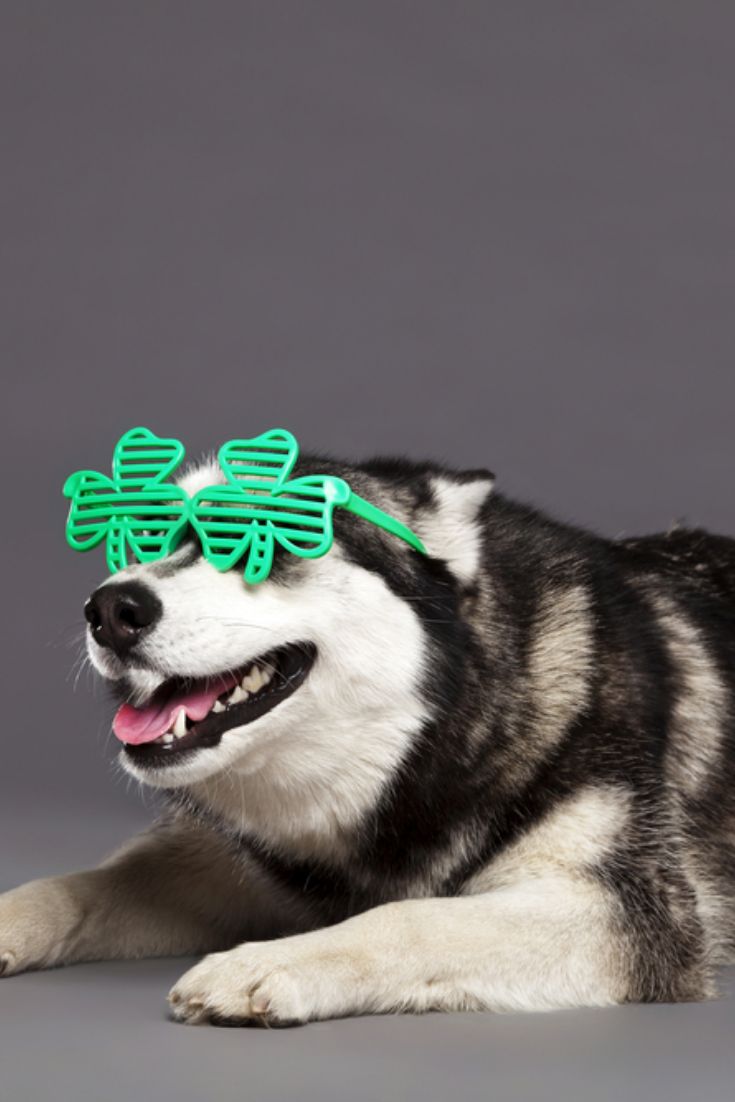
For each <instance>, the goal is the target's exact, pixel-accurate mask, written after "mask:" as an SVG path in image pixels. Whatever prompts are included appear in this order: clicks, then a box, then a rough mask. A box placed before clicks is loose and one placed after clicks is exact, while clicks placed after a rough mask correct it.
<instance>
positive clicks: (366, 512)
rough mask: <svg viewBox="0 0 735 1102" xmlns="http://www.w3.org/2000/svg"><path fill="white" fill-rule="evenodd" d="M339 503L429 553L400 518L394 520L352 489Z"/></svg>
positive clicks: (426, 553)
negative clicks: (344, 499)
mask: <svg viewBox="0 0 735 1102" xmlns="http://www.w3.org/2000/svg"><path fill="white" fill-rule="evenodd" d="M340 505H341V506H342V508H343V509H349V511H350V512H351V513H354V514H355V516H358V517H362V518H363V520H369V521H370V522H371V523H372V524H377V526H378V527H379V528H384V529H385V530H386V532H390V533H391V534H392V535H394V536H398V538H399V539H401V540H405V541H406V543H408V544H410V546H411V547H413V548H415V550H416V551H420V552H421V554H422V555H428V554H429V552H428V551H427V550H426V548H425V547H424V545H423V543H422V542H421V540H420V539H419V537H418V536H417V535H416V533H415V532H412V531H411V529H410V528H407V527H406V525H405V524H401V522H400V520H396V519H395V517H391V516H388V514H387V513H384V512H383V510H382V509H378V507H377V505H371V504H370V502H369V501H365V499H364V498H362V497H360V496H359V495H358V494H356V493H354V492H353V491H352V490H350V496H349V497H348V498H347V500H346V501H341V502H340Z"/></svg>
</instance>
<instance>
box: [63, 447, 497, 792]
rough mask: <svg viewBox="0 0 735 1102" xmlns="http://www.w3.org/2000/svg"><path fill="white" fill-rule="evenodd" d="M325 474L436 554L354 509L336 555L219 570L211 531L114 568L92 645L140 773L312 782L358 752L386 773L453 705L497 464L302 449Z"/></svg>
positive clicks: (180, 779) (306, 463)
mask: <svg viewBox="0 0 735 1102" xmlns="http://www.w3.org/2000/svg"><path fill="white" fill-rule="evenodd" d="M317 472H318V473H322V474H333V475H337V476H339V477H341V478H344V479H345V480H346V481H347V482H349V484H350V485H351V487H352V488H353V489H354V490H355V492H357V493H359V494H360V495H361V496H362V497H364V498H365V499H367V500H368V501H371V502H372V503H374V504H375V505H377V506H378V507H380V508H381V509H384V510H385V511H386V512H388V513H390V514H391V515H392V516H395V517H396V518H398V519H400V520H402V521H403V522H404V523H405V524H407V525H408V526H409V527H411V528H412V529H413V530H414V531H415V532H416V533H417V534H418V535H419V536H420V537H421V539H422V540H423V542H424V544H425V546H426V548H427V551H428V555H427V556H425V555H422V554H420V553H419V552H417V551H414V550H413V549H412V548H410V547H409V546H408V545H407V544H406V543H404V542H403V541H402V540H400V539H397V538H396V537H395V536H393V535H390V534H389V533H387V532H384V531H382V530H381V529H378V528H376V527H375V526H373V525H372V524H370V523H368V522H367V521H365V520H363V519H361V518H359V517H355V516H353V515H351V514H348V513H346V512H344V511H342V510H337V511H336V512H335V517H334V529H335V539H334V544H333V547H332V549H331V550H330V551H329V552H328V553H327V554H326V555H324V556H323V557H322V558H318V559H309V560H305V559H300V558H297V557H295V556H294V555H292V554H289V553H287V552H285V551H281V552H278V551H277V552H276V557H275V560H274V564H273V569H272V571H271V574H270V576H269V577H268V579H267V580H266V581H264V582H262V583H260V584H258V585H248V584H247V583H246V582H245V581H244V580H243V577H242V569H241V568H238V567H234V568H233V569H231V570H229V571H226V572H223V573H220V572H218V571H217V570H216V569H215V568H214V567H213V566H212V565H210V563H208V562H207V561H206V559H205V558H204V557H203V556H202V554H201V549H200V547H199V545H198V544H197V543H196V541H195V539H194V537H193V535H192V537H191V538H190V539H186V540H185V541H184V542H183V543H182V544H181V545H180V546H179V547H178V549H177V551H176V552H175V553H174V554H173V555H170V556H168V557H167V558H165V559H161V560H159V561H157V562H153V563H147V564H144V565H134V566H131V567H128V568H127V569H125V570H122V571H121V572H119V573H117V574H115V575H113V576H112V577H110V578H109V579H108V580H107V581H106V582H105V583H104V584H103V585H102V586H100V587H99V588H98V589H97V590H96V591H95V592H94V593H93V595H92V596H91V597H90V599H89V601H88V602H87V605H86V609H85V613H86V617H87V620H88V637H87V645H88V650H89V655H90V658H91V661H92V663H93V665H94V666H95V668H96V669H97V671H98V672H99V673H100V674H101V675H102V677H103V678H105V679H106V680H107V681H109V682H110V683H111V684H112V685H113V687H114V690H115V692H116V695H117V696H118V698H119V699H120V701H121V705H120V708H119V710H118V712H117V715H116V717H115V722H114V730H115V734H116V736H117V738H118V739H119V740H120V742H121V743H122V749H121V761H122V764H123V766H124V768H125V769H126V770H128V771H129V772H130V773H131V774H133V775H134V776H135V777H137V778H138V779H140V780H142V781H144V782H146V783H148V784H152V785H155V786H160V787H177V788H178V787H186V786H190V785H193V784H195V783H197V782H201V781H203V780H204V779H206V778H212V777H216V776H217V775H220V774H222V775H224V774H228V775H230V776H231V775H232V774H233V773H235V774H238V775H240V776H243V777H244V776H248V775H254V774H259V773H260V772H261V771H263V770H265V769H268V770H271V771H273V770H274V769H277V770H278V773H279V776H280V777H281V778H282V779H283V778H288V783H290V784H292V785H294V786H297V785H299V784H301V783H303V784H308V783H309V778H310V777H311V776H313V775H314V771H315V770H319V771H321V774H322V776H329V774H330V772H336V771H338V770H349V769H350V768H353V767H355V766H356V763H361V765H362V767H363V768H364V769H366V770H368V771H369V770H370V769H372V768H374V769H375V770H376V773H377V772H381V771H383V772H385V770H387V769H389V768H390V767H392V766H394V765H395V764H396V763H397V762H398V761H400V758H401V756H402V754H403V753H404V752H405V748H406V746H407V745H408V744H409V742H410V740H411V738H412V736H413V735H414V734H415V733H416V732H417V731H418V730H419V729H420V727H421V725H422V724H423V723H424V722H426V720H427V719H428V718H429V717H430V716H431V715H432V714H434V713H435V712H436V711H437V710H438V709H440V708H441V707H447V706H448V705H449V702H450V701H451V698H452V694H453V692H454V691H455V688H456V682H457V679H458V677H459V676H460V671H461V659H462V653H463V647H464V644H465V638H466V624H465V622H464V619H463V615H462V604H463V599H464V598H465V597H466V595H467V594H468V593H470V592H471V591H472V589H473V587H475V586H476V583H477V577H478V574H479V573H480V565H481V556H482V531H483V517H482V512H483V506H484V503H485V500H486V499H487V497H488V495H489V493H490V490H491V487H492V476H491V475H489V474H488V473H487V472H485V471H478V472H464V473H450V472H446V471H442V470H441V469H439V468H438V467H434V466H432V465H429V464H424V465H412V464H409V463H406V462H404V461H400V460H395V461H394V460H376V461H373V462H371V463H366V464H363V465H361V466H357V467H352V466H347V465H344V464H338V463H335V462H333V461H331V460H326V459H322V458H313V457H312V458H310V457H303V458H302V459H301V460H300V461H299V473H300V474H302V473H303V474H310V473H317ZM220 481H222V474H221V471H220V470H219V468H218V467H217V466H216V465H215V464H212V463H204V464H201V465H200V466H198V467H195V468H193V469H192V470H190V471H189V472H188V473H187V474H185V475H184V476H183V477H182V479H181V480H180V484H181V486H182V487H183V488H184V490H186V491H187V493H189V494H193V493H195V492H196V491H197V490H199V489H201V488H203V487H205V486H211V485H213V484H215V483H217V482H220ZM307 762H308V766H307V764H306V763H307Z"/></svg>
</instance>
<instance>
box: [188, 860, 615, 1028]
mask: <svg viewBox="0 0 735 1102" xmlns="http://www.w3.org/2000/svg"><path fill="white" fill-rule="evenodd" d="M611 911H612V902H611V899H610V897H609V896H608V895H607V893H606V892H605V890H604V889H603V888H602V887H601V886H600V885H598V884H596V883H594V882H592V881H585V880H582V879H581V878H572V877H568V876H565V875H563V874H555V873H549V874H548V875H546V876H540V877H538V878H536V879H534V880H533V881H528V882H527V883H523V884H519V885H516V886H514V887H507V888H499V889H497V890H495V891H493V892H489V893H487V894H484V895H476V896H461V897H456V898H441V899H414V900H405V901H402V902H396V903H388V904H385V905H383V906H380V907H376V908H375V909H374V910H371V911H366V912H365V913H363V914H360V915H357V916H355V917H354V918H350V919H348V920H347V921H345V922H342V923H340V924H339V925H336V926H332V927H328V928H325V929H321V930H316V931H313V932H310V933H305V934H298V935H296V936H292V937H288V938H283V939H281V940H278V941H272V942H260V943H250V944H244V945H240V946H238V947H237V948H235V949H232V950H230V951H228V952H223V953H215V954H212V955H210V956H208V957H206V958H205V959H204V960H203V961H201V962H200V963H199V964H198V965H196V966H195V967H194V968H192V969H191V970H190V971H189V972H187V973H186V974H185V975H184V976H183V977H182V979H181V980H180V981H179V982H178V983H177V984H176V986H175V987H174V988H173V990H172V992H171V994H170V996H169V1000H170V1003H171V1006H172V1009H173V1013H174V1016H175V1017H177V1018H178V1019H180V1020H182V1021H187V1022H198V1021H202V1020H207V1019H214V1020H218V1019H221V1020H226V1021H237V1020H243V1021H247V1020H259V1021H262V1022H264V1023H270V1024H278V1023H283V1022H289V1023H290V1022H305V1021H310V1020H315V1019H321V1018H333V1017H341V1016H344V1015H348V1014H364V1013H376V1012H378V1013H380V1012H385V1011H401V1010H406V1011H425V1010H467V1009H475V1010H546V1009H551V1008H553V1007H563V1006H583V1005H584V1006H600V1005H604V1004H609V1003H616V1002H620V1001H622V1000H623V999H624V998H625V996H626V982H625V968H624V964H623V957H624V947H623V946H622V945H621V943H620V939H619V937H618V936H616V935H615V933H614V932H613V928H612V923H611Z"/></svg>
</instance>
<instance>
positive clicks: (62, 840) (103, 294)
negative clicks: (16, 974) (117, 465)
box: [0, 0, 735, 1102]
mask: <svg viewBox="0 0 735 1102" xmlns="http://www.w3.org/2000/svg"><path fill="white" fill-rule="evenodd" d="M734 36H735V8H733V5H732V4H731V3H730V2H729V0H728V2H721V3H718V2H713V0H697V2H696V3H694V2H690V3H681V2H677V0H650V2H640V3H630V2H620V0H619V2H616V3H612V2H610V0H606V2H604V3H595V2H594V0H593V2H586V3H583V2H575V3H573V2H565V0H538V2H524V0H512V2H511V0H509V2H507V3H496V2H491V0H486V2H484V3H469V2H463V0H460V2H456V0H454V2H451V3H450V2H445V3H435V2H433V0H432V2H429V0H414V2H412V3H411V2H408V3H407V2H402V0H391V2H382V0H381V2H376V0H364V2H362V3H357V4H356V3H349V2H335V3H326V2H321V0H319V2H312V3H299V2H296V0H292V2H288V3H282V2H278V0H270V2H262V3H252V2H247V0H240V2H238V3H224V2H219V0H207V2H203V0H202V2H199V3H185V2H183V0H182V2H178V3H177V2H170V3H161V2H156V0H147V2H145V3H140V2H137V0H136V2H132V0H126V3H124V4H121V3H100V2H99V0H95V2H90V3H82V2H78V0H65V3H63V4H60V3H57V2H36V0H22V2H16V0H3V2H2V4H1V5H0V143H1V145H0V149H1V150H2V153H1V156H2V163H1V165H0V204H1V205H0V212H1V213H0V219H1V225H0V310H1V319H2V320H1V324H0V364H1V365H2V378H3V389H2V410H1V411H0V415H1V416H2V425H1V426H0V427H1V430H2V431H1V432H0V462H2V467H3V470H4V471H5V486H4V490H3V508H4V510H5V521H4V538H3V541H2V556H3V561H2V575H1V577H2V579H3V582H2V601H3V608H2V612H3V626H4V630H3V633H2V640H1V642H0V645H1V646H2V648H3V653H2V666H1V668H2V671H3V674H2V676H3V685H2V693H3V695H2V705H3V732H4V740H3V753H2V768H1V770H0V854H1V858H2V861H1V864H0V887H9V886H11V884H13V883H15V882H17V881H19V880H22V879H26V878H28V877H30V876H32V875H38V874H41V873H47V872H54V871H62V870H65V869H69V868H73V867H78V866H80V865H83V864H85V863H87V862H92V861H95V860H96V859H98V858H99V857H100V856H101V855H102V854H103V853H104V852H105V850H106V849H107V848H109V847H110V846H111V845H114V844H115V843H117V842H118V841H119V840H121V839H122V838H123V837H124V836H125V835H126V834H127V833H130V831H131V829H133V828H134V827H135V826H136V825H137V824H139V823H143V822H145V821H147V820H148V819H149V818H150V817H151V815H152V813H153V807H152V800H151V798H150V797H147V798H145V797H144V798H143V800H141V799H140V797H139V795H138V793H137V792H135V791H129V786H128V785H127V783H126V782H125V781H123V780H122V779H121V778H120V777H119V775H117V774H116V773H115V771H114V770H113V769H112V768H111V760H112V757H113V752H112V747H111V745H110V742H109V737H108V729H109V708H108V706H107V704H106V702H105V700H104V695H103V694H101V693H99V692H98V694H97V695H96V696H95V694H94V689H93V686H92V685H91V683H89V682H88V680H87V678H86V677H85V676H84V675H83V676H82V677H81V678H80V679H79V682H78V686H76V688H77V691H76V692H75V691H74V690H75V679H74V672H73V661H74V658H75V655H76V653H77V649H76V648H77V643H76V640H77V638H78V633H79V630H80V627H81V617H80V612H81V605H82V601H83V599H84V597H85V596H86V594H87V593H88V592H89V591H90V589H91V588H92V587H93V586H94V584H95V583H96V582H97V581H98V580H99V579H100V578H101V576H102V574H103V565H102V556H101V554H95V555H90V556H81V555H72V554H71V553H69V552H67V550H66V548H65V544H64V537H63V521H64V506H63V502H62V499H61V498H60V494H59V489H60V485H61V482H62V480H63V477H64V475H65V474H66V473H67V472H69V471H70V470H72V469H74V468H76V467H79V466H92V467H97V468H100V469H105V467H106V465H107V464H108V462H109V456H110V449H111V445H112V442H113V441H114V440H115V439H116V438H117V436H118V435H119V434H120V433H121V432H122V431H123V430H124V429H126V428H129V427H131V426H132V425H134V424H138V423H143V424H149V425H150V426H151V427H152V428H154V429H155V430H157V431H158V432H160V433H163V434H170V435H175V436H178V437H180V438H181V439H183V440H184V441H185V442H186V443H187V446H188V448H189V451H190V453H191V454H195V453H197V452H198V451H200V450H203V449H209V448H211V447H213V446H215V445H216V444H218V443H220V442H221V441H222V440H224V439H227V438H228V437H231V436H235V435H244V434H249V433H252V432H257V431H260V430H261V429H263V428H266V427H269V426H271V425H278V424H283V425H286V426H288V427H290V428H292V429H293V430H294V431H295V432H296V433H297V435H299V436H300V437H301V438H302V440H303V442H304V444H305V445H308V446H312V447H315V448H320V449H329V450H332V451H335V452H338V453H343V454H346V455H349V456H354V457H358V456H362V455H366V454H369V453H371V452H377V451H391V452H395V451H405V452H407V453H410V454H412V455H416V456H420V455H432V456H435V457H439V458H446V459H448V460H450V461H452V462H454V463H456V464H457V465H462V464H466V465H470V466H479V465H483V466H490V467H491V468H493V469H494V470H495V471H496V472H497V473H498V475H499V478H500V485H501V486H502V487H503V488H504V489H505V490H507V491H508V492H511V493H515V494H517V495H519V496H521V497H523V498H526V499H529V500H532V501H534V502H536V503H539V504H543V505H545V506H547V507H548V508H549V509H551V510H553V511H554V512H556V513H557V514H558V515H560V516H562V517H565V518H569V519H573V520H575V521H578V522H580V523H585V524H589V525H592V526H594V527H596V528H597V529H598V530H600V531H603V532H607V533H610V534H619V533H622V532H638V531H642V530H645V529H650V528H655V527H663V526H666V525H668V524H669V523H670V522H671V521H672V520H673V519H675V518H685V519H687V520H689V521H690V522H696V523H703V524H706V525H709V526H711V527H713V528H716V529H719V530H721V531H725V532H730V533H732V532H733V509H732V477H733V471H734V470H735V444H733V435H732V431H731V421H732V412H733V401H732V399H733V393H734V391H735V378H734V375H733V368H732V350H733V343H734V342H733V303H732V298H733V286H734V285H735V281H734V278H733V277H734V276H735V251H734V249H733V245H734V244H735V232H734V231H735V227H734V225H733V199H732V197H733V194H735V146H734V143H733V140H732V137H733V127H732V103H733V93H734V92H735V77H734V76H733V62H734V60H735V57H734V53H735V51H734V49H733V42H734V41H735V37H734ZM185 963H186V962H181V961H164V962H141V963H136V964H117V965H94V966H85V967H80V968H76V969H70V970H68V971H67V972H62V973H56V974H52V975H36V976H27V977H21V978H18V979H13V980H9V981H7V982H4V983H2V985H0V1076H1V1078H0V1095H2V1097H3V1099H4V1098H7V1099H8V1102H17V1100H24V1099H26V1098H28V1099H33V1100H34V1102H45V1100H46V1099H51V1098H54V1099H63V1100H65V1099H67V1098H68V1099H75V1100H77V1099H78V1100H82V1099H86V1098H90V1099H95V1100H97V1099H99V1098H100V1097H105V1098H106V1099H113V1098H114V1099H117V1098H120V1099H123V1098H132V1097H133V1096H135V1097H144V1098H147V1099H151V1100H157V1099H163V1098H168V1097H176V1098H178V1099H190V1098H191V1099H202V1098H205V1097H214V1096H216V1097H218V1098H230V1097H232V1098H235V1097H237V1098H249V1097H252V1098H267V1099H271V1098H272V1099H276V1098H278V1099H280V1098H292V1097H304V1098H314V1099H317V1098H319V1099H325V1098H335V1099H337V1098H340V1099H341V1098H347V1097H351V1098H355V1099H362V1098H365V1099H368V1098H375V1097H378V1096H381V1095H384V1096H385V1097H387V1098H396V1099H413V1098H419V1097H421V1098H425V1097H427V1093H430V1091H431V1090H433V1091H434V1093H435V1095H436V1097H437V1098H446V1097H448V1096H450V1095H451V1096H452V1097H453V1098H457V1099H465V1098H467V1099H470V1098H487V1097H494V1098H500V1099H506V1098H507V1099H511V1098H519V1099H524V1100H525V1102H533V1100H534V1099H537V1098H538V1099H542V1098H543V1099H551V1098H556V1097H562V1096H563V1097H565V1098H572V1097H579V1098H584V1099H587V1098H591V1097H594V1098H596V1099H602V1100H604V1099H608V1098H610V1099H613V1098H619V1097H622V1096H626V1097H635V1098H639V1097H640V1098H642V1097H646V1098H650V1097H652V1096H653V1095H656V1092H658V1096H659V1097H661V1098H664V1097H666V1098H669V1099H691V1098H692V1097H695V1096H701V1097H707V1098H718V1097H724V1096H725V1094H726V1093H728V1087H729V1088H730V1089H731V1084H732V1080H733V1071H735V1059H734V1058H733V1055H732V1048H731V1040H730V1039H731V1036H732V1029H733V1025H734V1024H735V1013H734V1011H733V1003H732V1002H731V1001H728V1000H723V1001H722V1002H720V1003H716V1004H712V1005H710V1006H706V1007H675V1008H657V1007H654V1008H630V1009H629V1008H626V1009H621V1010H615V1011H610V1012H592V1011H583V1012H579V1013H577V1012H575V1013H568V1014H558V1015H553V1016H528V1017H509V1018H491V1017H486V1016H479V1017H475V1018H472V1017H462V1016H457V1017H448V1018H441V1017H431V1018H426V1019H410V1018H404V1019H393V1018H389V1019H383V1020H379V1021H378V1020H372V1021H368V1020H363V1021H352V1022H339V1023H327V1024H324V1025H319V1026H315V1027H309V1028H308V1029H306V1030H302V1031H297V1032H294V1031H290V1032H286V1033H280V1032H279V1033H273V1034H264V1033H259V1032H254V1031H252V1030H248V1031H223V1030H196V1031H186V1030H185V1029H184V1028H183V1027H177V1026H174V1025H172V1024H170V1023H168V1022H166V1021H165V1019H164V1017H163V1002H162V1000H163V995H164V992H165V990H166V989H167V986H168V985H169V983H170V982H172V981H173V980H174V978H175V977H176V975H177V974H178V972H179V971H181V970H182V968H183V967H184V965H185ZM212 1084H214V1086H213V1085H212ZM726 1084H727V1086H726Z"/></svg>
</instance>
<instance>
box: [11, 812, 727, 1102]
mask: <svg viewBox="0 0 735 1102" xmlns="http://www.w3.org/2000/svg"><path fill="white" fill-rule="evenodd" d="M150 813H151V811H150V808H149V809H148V810H147V811H140V810H137V809H136V808H135V805H134V802H133V801H132V800H131V808H130V812H129V813H127V812H124V813H122V812H120V811H117V810H116V811H115V812H114V813H111V812H110V811H109V809H108V810H107V811H104V810H103V809H95V808H93V807H89V808H88V809H80V808H79V807H69V806H66V807H64V806H59V807H53V806H49V805H48V804H47V805H46V806H45V807H44V809H43V812H42V813H39V810H38V809H37V808H33V807H31V806H28V805H27V804H25V805H15V806H14V805H13V804H12V802H6V803H4V805H3V807H2V808H1V809H0V837H1V838H2V839H3V844H2V849H3V862H2V879H1V880H0V889H4V888H7V887H10V886H11V884H13V883H15V882H18V881H20V880H23V879H27V878H28V877H32V876H37V875H45V874H47V873H52V872H54V871H60V870H61V869H70V868H73V867H79V866H81V865H84V864H85V863H91V862H93V861H95V860H96V859H97V858H98V857H100V856H101V855H102V854H103V853H104V852H105V851H107V850H108V849H109V848H110V847H112V846H114V845H116V844H117V843H118V842H119V841H120V840H122V839H123V838H124V837H125V836H126V835H127V834H129V833H130V832H131V830H132V829H135V827H136V825H139V824H141V823H143V822H144V821H145V820H146V818H147V817H149V816H150ZM189 963H190V962H189V961H188V960H157V961H136V962H134V963H128V962H125V963H114V964H91V965H81V966H77V967H73V968H68V969H61V970H59V971H55V972H46V973H36V974H29V975H25V976H17V977H12V978H10V979H6V980H3V981H1V982H0V1098H1V1099H2V1102H52V1100H53V1102H87V1100H89V1102H101V1100H104V1102H128V1100H130V1099H133V1098H135V1099H139V1100H141V1102H159V1100H163V1099H171V1098H175V1099H177V1102H188V1100H189V1099H191V1100H192V1102H204V1100H207V1099H210V1098H211V1099H217V1102H229V1099H233V1100H234V1099H237V1100H238V1102H241V1100H243V1099H258V1100H261V1099H262V1100H264V1102H265V1100H268V1102H270V1100H273V1102H275V1100H280V1099H284V1100H285V1099H300V1100H312V1099H313V1100H314V1102H317V1100H318V1102H328V1100H331V1099H335V1100H337V1099H339V1100H342V1099H345V1100H347V1099H349V1100H350V1102H362V1100H365V1102H368V1100H370V1102H373V1100H375V1099H381V1098H385V1099H390V1100H391V1102H392V1100H394V1099H395V1100H400V1102H409V1100H411V1102H412V1100H414V1099H416V1100H418V1099H421V1100H422V1102H425V1100H427V1099H436V1100H446V1099H451V1102H469V1100H470V1099H473V1100H474V1099H489V1098H492V1099H493V1100H497V1102H506V1100H508V1102H510V1100H515V1099H518V1100H519V1102H537V1100H538V1102H541V1100H543V1102H551V1100H552V1099H554V1100H555V1099H565V1100H566V1102H573V1100H575V1099H580V1100H584V1102H592V1100H594V1102H608V1100H609V1102H613V1100H615V1102H618V1100H619V1099H622V1098H625V1099H626V1100H632V1099H635V1100H637V1099H645V1100H646V1102H654V1100H656V1099H662V1100H663V1099H666V1100H667V1102H692V1100H693V1099H695V1098H696V1099H707V1100H709V1099H713V1100H714V1099H720V1098H723V1099H724V1098H731V1097H732V1084H733V1082H735V1051H734V1046H733V1037H735V1000H734V999H733V998H732V997H731V996H729V995H728V994H727V988H728V987H732V985H733V980H735V972H732V971H731V972H730V973H728V974H726V976H725V977H724V979H725V982H724V984H723V987H724V988H725V994H724V995H723V998H722V999H721V1000H720V1001H719V1002H714V1003H710V1004H707V1005H700V1006H697V1005H691V1006H658V1007H650V1006H642V1007H621V1008H616V1009H613V1010H581V1011H565V1012H560V1013H556V1014H543V1015H509V1016H493V1015H485V1014H479V1015H446V1016H444V1015H429V1016H426V1017H421V1018H419V1017H388V1018H363V1019H355V1020H348V1021H339V1022H325V1023H320V1024H317V1025H311V1026H307V1027H305V1028H303V1029H291V1030H275V1031H261V1030H253V1029H244V1030H237V1029H214V1028H210V1027H200V1028H190V1027H185V1026H180V1025H175V1024H173V1023H172V1022H170V1021H168V1020H167V1018H166V1012H165V994H166V991H167V990H168V988H169V987H170V986H171V984H172V983H173V981H174V980H175V979H176V977H177V976H178V975H179V974H180V973H181V972H182V971H183V970H184V969H185V968H186V967H188V964H189ZM703 1084H706V1087H703Z"/></svg>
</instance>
